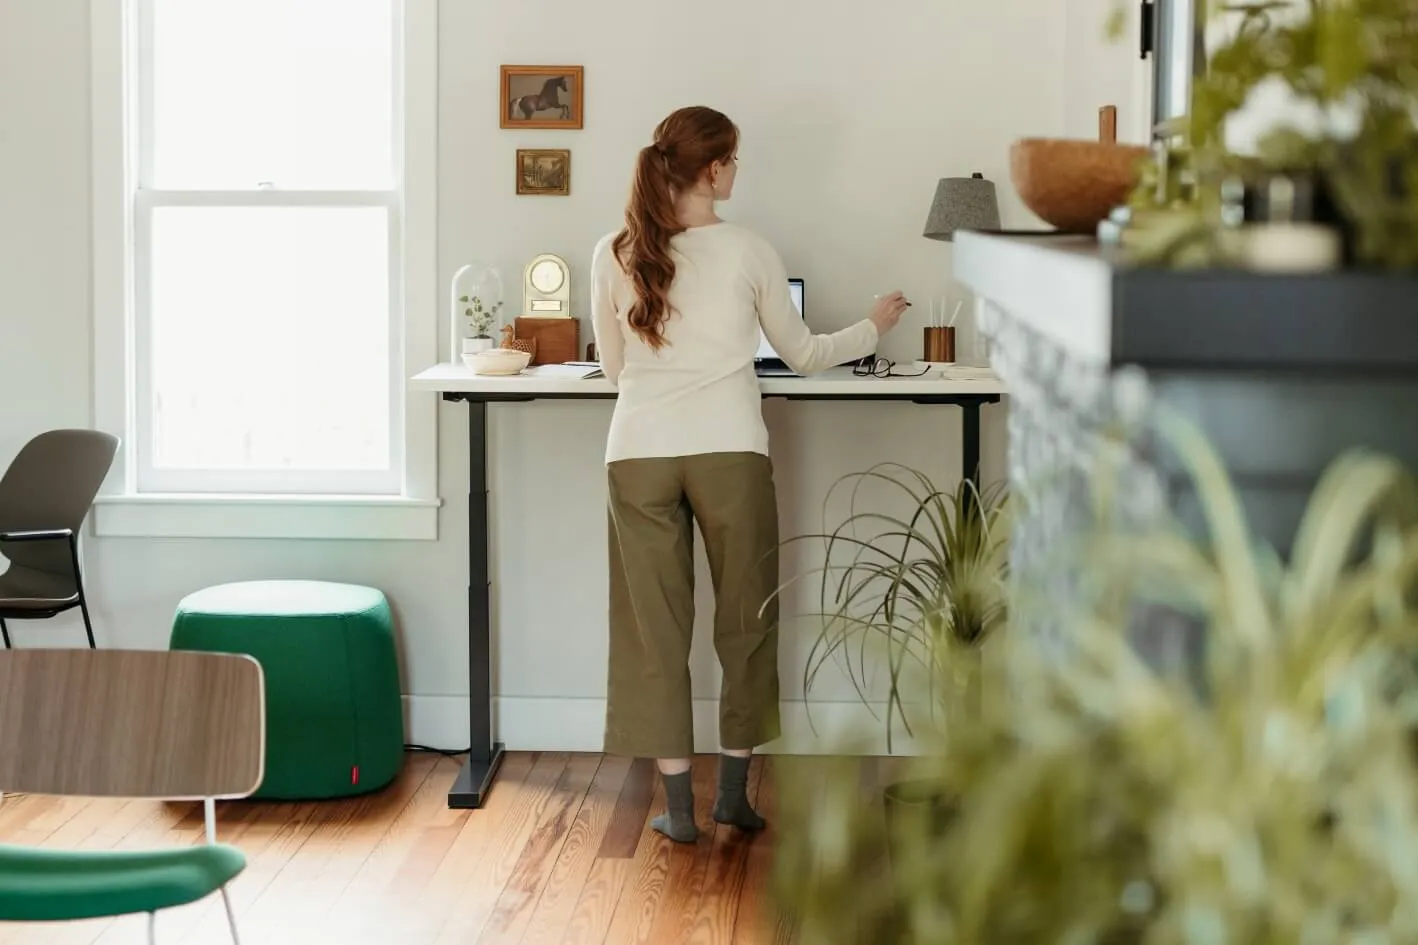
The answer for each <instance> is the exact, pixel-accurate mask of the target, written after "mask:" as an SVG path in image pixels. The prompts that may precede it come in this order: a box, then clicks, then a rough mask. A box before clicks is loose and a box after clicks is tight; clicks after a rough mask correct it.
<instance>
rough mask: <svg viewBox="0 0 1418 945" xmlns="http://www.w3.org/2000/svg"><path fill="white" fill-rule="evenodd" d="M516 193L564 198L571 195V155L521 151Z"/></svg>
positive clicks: (558, 150) (543, 150) (545, 150)
mask: <svg viewBox="0 0 1418 945" xmlns="http://www.w3.org/2000/svg"><path fill="white" fill-rule="evenodd" d="M517 193H518V194H520V195H522V196H539V197H565V196H567V195H568V194H570V193H571V152H570V151H567V150H564V149H555V150H547V149H543V148H539V149H535V150H531V149H519V150H518V151H517Z"/></svg>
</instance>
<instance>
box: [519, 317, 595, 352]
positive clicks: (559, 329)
mask: <svg viewBox="0 0 1418 945" xmlns="http://www.w3.org/2000/svg"><path fill="white" fill-rule="evenodd" d="M517 338H518V339H519V340H528V341H531V342H532V343H533V344H534V345H535V346H536V348H535V350H534V351H533V352H532V363H533V364H565V363H566V362H567V361H575V360H577V355H578V354H579V353H580V351H581V321H580V319H576V318H536V317H532V316H528V315H519V316H518V317H517Z"/></svg>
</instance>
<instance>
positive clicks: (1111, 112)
mask: <svg viewBox="0 0 1418 945" xmlns="http://www.w3.org/2000/svg"><path fill="white" fill-rule="evenodd" d="M1098 140H1099V141H1101V142H1103V143H1104V144H1117V143H1118V106H1116V105H1104V106H1103V107H1102V108H1100V109H1098Z"/></svg>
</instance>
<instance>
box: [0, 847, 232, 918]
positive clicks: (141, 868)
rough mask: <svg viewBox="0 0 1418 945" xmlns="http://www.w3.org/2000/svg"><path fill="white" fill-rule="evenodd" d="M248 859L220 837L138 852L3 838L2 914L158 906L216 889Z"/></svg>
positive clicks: (86, 913)
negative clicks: (48, 846)
mask: <svg viewBox="0 0 1418 945" xmlns="http://www.w3.org/2000/svg"><path fill="white" fill-rule="evenodd" d="M245 866H246V857H245V856H243V855H242V853H241V851H240V850H238V849H236V848H235V847H230V846H226V845H225V844H220V843H218V844H205V843H204V844H201V845H198V846H190V847H178V848H176V849H171V850H155V851H147V850H144V851H134V852H126V851H106V850H42V849H34V848H30V847H17V846H8V845H5V844H0V920H3V921H11V922H63V921H68V920H71V919H94V918H100V917H104V916H113V915H126V914H129V913H134V912H156V911H157V910H159V909H167V908H170V907H172V906H181V905H185V904H187V903H189V902H196V901H197V900H198V899H201V898H203V897H205V896H208V895H210V894H211V893H213V892H216V891H217V890H218V889H220V888H221V887H222V886H224V885H225V884H226V883H227V882H229V881H230V880H231V879H233V878H234V877H235V876H236V875H237V874H238V873H240V872H241V871H242V869H243V868H245Z"/></svg>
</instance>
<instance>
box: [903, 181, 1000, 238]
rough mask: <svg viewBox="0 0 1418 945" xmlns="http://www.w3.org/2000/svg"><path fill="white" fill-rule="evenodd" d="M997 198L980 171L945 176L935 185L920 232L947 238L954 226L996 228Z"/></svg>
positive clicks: (993, 189)
mask: <svg viewBox="0 0 1418 945" xmlns="http://www.w3.org/2000/svg"><path fill="white" fill-rule="evenodd" d="M999 228H1000V227H999V200H998V199H997V198H996V196H995V185H994V182H993V181H988V180H985V175H984V174H979V173H977V174H975V175H973V176H971V177H945V178H942V179H941V181H940V183H938V184H936V185H935V200H933V201H931V213H930V216H928V217H926V231H925V233H923V234H922V235H923V236H926V237H929V238H930V239H933V240H945V241H946V242H950V241H952V240H954V239H955V231H956V230H998V229H999Z"/></svg>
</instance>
